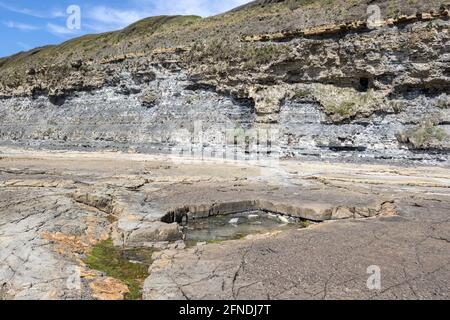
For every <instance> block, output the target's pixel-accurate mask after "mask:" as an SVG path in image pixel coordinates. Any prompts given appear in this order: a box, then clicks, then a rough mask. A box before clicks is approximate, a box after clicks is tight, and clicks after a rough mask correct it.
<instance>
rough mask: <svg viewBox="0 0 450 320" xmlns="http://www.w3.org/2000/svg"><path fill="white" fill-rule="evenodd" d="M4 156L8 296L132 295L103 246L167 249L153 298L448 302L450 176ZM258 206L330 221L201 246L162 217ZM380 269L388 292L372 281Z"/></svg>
mask: <svg viewBox="0 0 450 320" xmlns="http://www.w3.org/2000/svg"><path fill="white" fill-rule="evenodd" d="M1 151H2V159H1V160H0V175H1V181H2V185H1V187H0V201H1V203H0V208H1V210H0V212H1V215H0V241H1V245H2V249H1V250H0V256H1V257H0V258H1V259H0V283H1V288H2V290H1V298H2V299H92V298H94V299H109V298H110V299H121V298H125V297H126V295H127V284H126V283H124V282H123V281H121V280H120V279H116V278H114V277H111V276H110V275H109V274H107V273H104V272H102V271H99V270H95V269H91V268H90V267H89V265H86V263H85V261H86V258H87V257H89V256H90V255H92V250H95V248H96V245H98V244H99V243H102V241H111V243H113V244H115V245H116V246H118V248H124V249H126V248H130V249H133V248H134V249H138V248H140V249H143V250H147V249H148V250H149V251H148V252H152V251H154V250H156V252H155V253H153V255H152V261H154V262H153V263H152V265H151V266H150V269H149V273H148V274H149V277H148V278H147V279H146V281H145V284H143V287H142V288H141V290H142V295H143V298H144V299H172V298H181V299H184V298H186V299H201V298H212V299H224V298H231V299H232V298H248V299H253V298H258V299H261V298H272V299H275V298H280V299H299V298H311V299H321V298H329V299H340V298H356V299H358V298H375V299H376V298H406V299H413V298H424V299H425V298H448V292H449V290H448V288H449V283H448V279H449V272H450V270H449V269H448V265H449V264H448V263H449V260H450V256H449V252H450V251H449V250H448V248H449V247H448V245H449V244H448V239H447V238H448V235H449V234H450V229H449V228H448V219H449V217H448V213H449V212H450V210H449V209H450V208H449V206H450V205H449V203H450V201H449V193H448V190H449V179H450V178H449V176H448V170H447V169H446V168H438V167H436V168H430V167H424V168H420V167H419V168H401V167H395V166H380V165H379V166H373V165H365V166H358V167H355V166H349V165H346V164H323V163H314V162H305V163H300V162H296V161H282V162H280V165H279V166H278V167H267V166H264V165H257V164H249V163H247V162H239V161H238V162H234V163H223V162H218V161H217V160H214V159H210V160H205V161H199V162H197V161H186V159H183V158H167V157H164V156H144V155H129V154H120V153H76V152H66V153H54V152H53V153H49V152H34V151H20V150H17V149H5V148H2V149H1ZM233 203H234V204H233ZM256 203H258V205H260V206H261V204H264V206H265V207H268V206H269V205H271V206H272V210H274V211H277V212H278V213H279V214H283V215H284V216H286V217H289V216H290V215H292V216H294V215H293V214H292V213H293V212H299V214H301V215H302V217H303V218H307V217H306V216H303V215H306V214H313V213H314V214H315V216H314V217H316V219H317V216H318V213H324V212H326V213H327V214H326V215H325V216H324V217H323V219H322V220H325V222H322V223H321V224H318V225H314V224H313V225H312V226H310V227H308V228H306V229H304V228H298V229H297V228H293V229H289V230H282V232H281V233H279V232H278V231H275V232H272V233H269V234H254V235H250V236H247V237H245V238H243V239H241V240H236V241H226V242H222V243H220V244H211V243H210V244H206V245H203V246H196V247H194V248H185V247H186V246H185V244H184V243H183V242H182V241H180V238H178V235H179V234H180V235H181V236H182V233H181V230H180V229H179V225H178V224H177V223H166V222H163V221H162V220H164V218H167V215H168V214H169V215H170V213H171V212H173V213H175V212H177V210H178V211H179V210H180V208H185V209H186V208H188V210H185V213H188V214H190V215H191V216H194V215H195V214H199V213H202V212H203V213H202V214H201V215H202V216H209V215H210V214H215V213H217V212H220V210H219V209H218V208H220V209H221V210H225V209H227V208H228V209H227V210H237V209H242V208H243V204H245V205H246V206H247V207H248V206H249V205H253V206H254V205H255V204H256ZM218 204H219V205H218ZM237 204H239V205H237ZM245 205H244V207H245ZM189 208H191V209H189ZM300 209H301V210H300ZM202 210H203V211H202ZM283 211H284V212H283ZM198 217H200V216H198ZM322 220H321V221H322ZM169 222H170V221H169ZM174 235H176V236H174ZM108 239H111V240H108ZM146 248H147V249H146ZM129 259H130V261H132V260H134V259H136V257H132V256H130V257H129ZM137 259H139V258H137ZM371 265H377V266H380V268H381V270H382V275H383V277H382V279H383V280H382V281H383V284H382V290H381V291H370V290H368V289H367V287H366V281H367V278H368V277H369V275H367V274H366V270H367V268H368V267H369V266H371ZM199 288H201V289H202V290H199ZM133 290H134V292H135V288H134V289H133Z"/></svg>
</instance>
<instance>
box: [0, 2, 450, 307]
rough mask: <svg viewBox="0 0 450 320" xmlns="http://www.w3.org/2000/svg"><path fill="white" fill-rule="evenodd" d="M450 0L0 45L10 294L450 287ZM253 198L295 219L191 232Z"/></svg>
mask: <svg viewBox="0 0 450 320" xmlns="http://www.w3.org/2000/svg"><path fill="white" fill-rule="evenodd" d="M369 5H372V6H373V5H377V6H378V7H377V10H375V11H373V8H372V11H368V6H369ZM449 8H450V4H449V3H448V1H438V0H430V1H426V2H425V1H409V0H399V1H384V0H380V1H368V0H357V1H344V0H331V1H328V0H327V1H322V0H313V1H303V0H290V1H282V0H280V1H278V0H274V1H272V0H258V1H254V2H252V3H250V4H249V5H246V6H243V7H240V8H237V9H236V10H233V11H231V12H227V13H224V14H222V15H218V16H215V17H209V18H201V17H193V16H173V17H167V16H161V17H150V18H148V19H144V20H142V21H139V22H137V23H135V24H133V25H131V26H129V27H128V28H125V29H124V30H120V31H117V32H110V33H105V34H99V35H88V36H84V37H81V38H78V39H73V40H70V41H68V42H65V43H63V44H61V45H58V46H47V47H43V48H36V49H34V50H31V51H29V52H21V53H18V54H16V55H14V56H11V57H7V58H1V59H0V248H1V249H0V299H204V298H211V299H265V298H267V299H301V298H305V299H343V298H352V299H363V298H370V299H387V298H400V299H417V298H420V299H448V298H450V296H449V295H450V282H449V281H450V267H449V262H450V261H449V260H450V250H449V249H450V247H449V241H450V216H449V213H450V192H449V190H450V173H449V170H448V168H449V166H450V158H449V151H450V139H449V136H450V108H449V106H450V96H449V92H450V53H449V51H450V50H449V48H450V34H449ZM377 12H378V13H379V17H378V18H377V19H375V22H376V23H375V25H372V24H371V23H372V22H373V21H372V20H371V17H372V15H373V14H374V13H377ZM371 21H372V22H371ZM369 22H371V23H369ZM223 159H226V161H224V160H223ZM249 212H264V213H268V214H270V215H271V216H273V217H275V218H277V219H279V220H277V221H282V222H283V221H286V223H288V222H292V221H295V222H296V223H297V224H296V225H294V227H293V228H288V229H286V230H282V231H280V230H277V231H273V232H266V233H262V234H249V235H243V236H241V237H236V238H237V239H234V240H230V241H216V240H215V239H213V240H212V241H206V242H204V243H197V244H196V245H193V244H192V243H189V242H188V241H184V240H185V239H186V235H185V233H184V231H183V230H184V229H183V228H182V224H183V223H186V221H191V220H194V219H200V218H203V219H207V218H209V217H213V216H217V215H224V214H234V213H239V214H242V213H249ZM273 217H272V218H273ZM289 219H290V220H289ZM291 226H292V223H291ZM296 226H298V228H297V227H296ZM374 268H375V269H374ZM368 270H369V271H370V270H375V271H376V270H379V271H380V274H379V275H380V280H381V284H380V283H378V282H376V284H377V286H376V288H375V287H372V286H371V285H370V283H369V285H368V278H369V276H370V274H368V273H367V272H368ZM372 284H373V283H372ZM378 285H380V286H378Z"/></svg>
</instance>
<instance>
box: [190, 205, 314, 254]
mask: <svg viewBox="0 0 450 320" xmlns="http://www.w3.org/2000/svg"><path fill="white" fill-rule="evenodd" d="M305 226H306V225H305V223H304V222H303V221H301V220H299V219H293V218H283V217H281V218H280V216H278V215H274V214H270V213H266V212H262V211H255V212H246V213H238V214H231V215H218V216H213V217H209V218H205V219H197V220H190V221H189V222H188V223H187V224H186V225H185V226H184V228H183V232H184V234H185V240H186V243H187V244H188V245H191V246H192V245H196V244H197V243H202V242H206V243H219V242H222V241H227V240H237V239H242V238H244V237H246V236H248V235H251V234H262V233H268V232H272V231H277V230H288V229H292V228H302V227H305Z"/></svg>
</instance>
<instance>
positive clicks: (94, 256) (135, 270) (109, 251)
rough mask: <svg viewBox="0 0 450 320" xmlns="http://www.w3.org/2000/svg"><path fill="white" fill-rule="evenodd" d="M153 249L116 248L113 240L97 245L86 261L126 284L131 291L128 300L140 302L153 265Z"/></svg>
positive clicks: (90, 265) (92, 266)
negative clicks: (149, 269) (150, 267)
mask: <svg viewBox="0 0 450 320" xmlns="http://www.w3.org/2000/svg"><path fill="white" fill-rule="evenodd" d="M152 253H153V251H152V250H151V249H145V248H144V249H122V248H117V247H114V245H113V242H112V240H106V241H101V242H99V243H97V244H96V245H95V246H94V247H93V248H92V251H91V253H90V254H89V255H88V256H87V258H86V259H85V260H84V262H85V263H86V265H87V266H88V267H89V268H91V269H94V270H98V271H101V272H104V273H105V274H106V275H107V276H109V277H112V278H115V279H118V280H120V281H122V282H123V283H125V284H126V285H127V286H128V289H129V290H130V292H129V293H127V294H126V295H125V299H126V300H140V299H141V298H142V294H141V288H142V286H143V283H144V281H145V279H146V278H147V277H148V268H149V266H150V265H151V263H152V260H151V256H152Z"/></svg>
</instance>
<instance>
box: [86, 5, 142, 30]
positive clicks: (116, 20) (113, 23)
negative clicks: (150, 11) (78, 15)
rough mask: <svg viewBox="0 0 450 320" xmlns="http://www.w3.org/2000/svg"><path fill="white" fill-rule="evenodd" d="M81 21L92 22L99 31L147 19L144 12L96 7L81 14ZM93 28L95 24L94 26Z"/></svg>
mask: <svg viewBox="0 0 450 320" xmlns="http://www.w3.org/2000/svg"><path fill="white" fill-rule="evenodd" d="M82 15H83V19H86V18H87V19H89V20H93V22H94V23H96V24H97V27H100V28H99V29H104V28H108V27H109V28H123V27H126V26H128V25H130V24H132V23H133V22H136V21H138V20H141V19H143V18H145V17H147V15H146V13H145V12H142V11H137V10H118V9H114V8H110V7H105V6H97V7H94V8H92V9H89V10H84V11H83V12H82ZM94 28H95V24H94Z"/></svg>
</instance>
